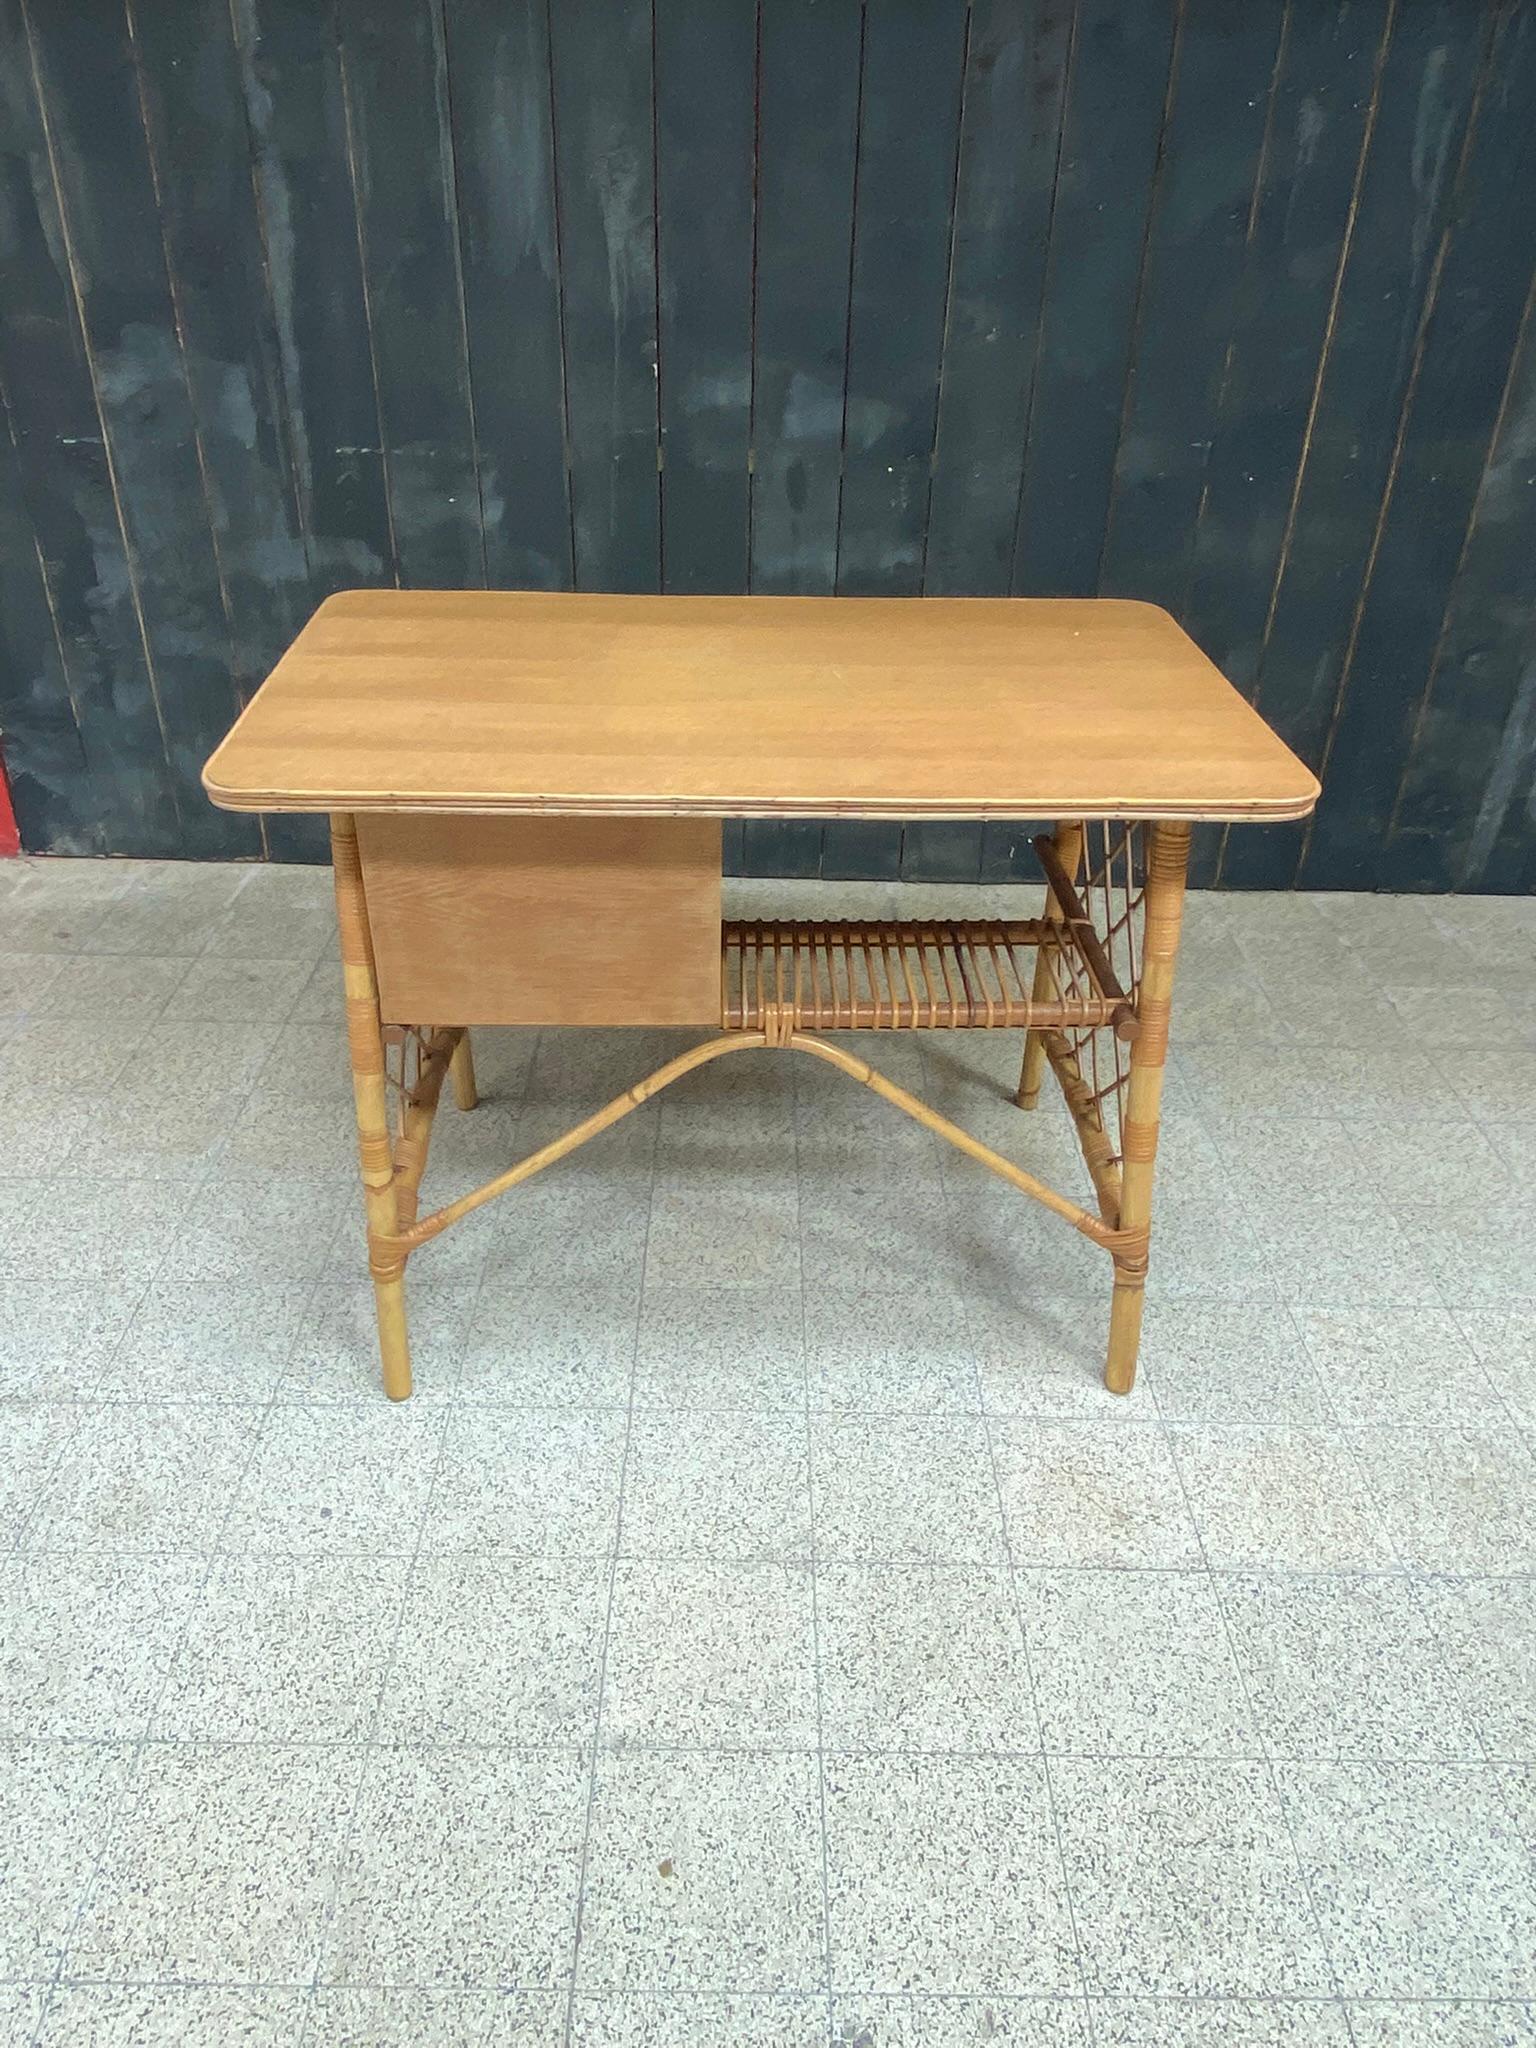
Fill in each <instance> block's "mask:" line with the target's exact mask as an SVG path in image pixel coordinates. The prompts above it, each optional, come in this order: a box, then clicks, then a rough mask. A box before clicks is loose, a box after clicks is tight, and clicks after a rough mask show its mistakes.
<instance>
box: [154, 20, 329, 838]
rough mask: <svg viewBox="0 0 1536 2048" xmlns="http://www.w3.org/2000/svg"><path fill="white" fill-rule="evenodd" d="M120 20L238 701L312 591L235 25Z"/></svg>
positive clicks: (294, 827) (304, 827)
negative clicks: (134, 79) (130, 59)
mask: <svg viewBox="0 0 1536 2048" xmlns="http://www.w3.org/2000/svg"><path fill="white" fill-rule="evenodd" d="M127 20H128V27H129V31H130V34H131V36H132V39H133V46H134V55H135V62H136V69H137V74H138V90H139V96H140V100H141V104H142V113H143V119H144V129H145V136H146V143H147V148H148V152H149V160H150V168H151V171H152V173H153V177H154V185H155V192H156V197H157V199H158V203H159V212H160V225H161V231H162V235H163V238H164V243H165V256H166V265H167V271H168V277H169V284H170V291H171V300H172V309H173V312H174V316H175V321H176V329H177V334H178V337H179V340H180V344H181V352H182V360H183V364H184V367H185V373H186V380H187V389H188V394H189V397H190V399H191V404H192V411H193V416H194V418H195V420H196V425H197V436H198V443H199V446H200V449H201V453H202V469H203V477H204V484H205V488H206V492H207V498H208V504H209V511H210V517H211V522H212V539H213V546H214V551H215V554H216V557H217V560H218V568H219V576H220V583H221V587H222V591H223V597H224V604H225V609H226V611H227V614H228V618H229V626H230V639H231V645H232V650H233V662H234V682H235V688H236V691H237V693H238V695H239V696H240V697H241V698H242V699H243V698H246V697H249V695H250V693H251V692H252V691H253V690H254V689H255V688H256V687H257V686H258V684H259V683H260V682H261V681H262V679H263V677H264V676H265V675H266V674H267V672H268V671H269V670H270V669H271V667H272V666H273V664H274V663H275V662H276V660H277V658H278V656H279V655H280V654H281V653H282V652H283V649H284V648H285V647H286V646H287V645H288V643H289V641H290V640H292V638H293V636H294V634H295V633H296V632H297V631H298V629H299V627H300V626H301V625H302V624H303V623H304V620H305V619H306V618H307V617H308V615H309V611H310V605H311V590H310V564H309V553H308V548H307V546H306V545H305V539H304V532H303V522H302V518H301V514H300V509H299V495H298V485H297V476H296V472H295V469H294V464H293V453H292V445H291V439H290V435H289V425H288V420H287V413H286V400H285V394H284V390H283V379H282V368H281V362H280V357H279V351H278V341H277V330H276V325H275V321H274V318H273V312H272V302H271V296H270V293H269V291H268V287H267V274H266V253H265V249H264V246H263V241H262V234H261V223H260V219H259V217H258V213H257V208H256V190H255V184H254V180H253V178H252V168H251V155H250V148H249V138H248V134H247V128H246V110H245V101H244V97H243V94H242V91H241V78H240V66H239V60H238V56H237V52H236V47H235V38H234V31H233V24H232V20H231V16H230V10H229V7H228V5H227V0H188V4H186V5H185V6H183V7H180V8H177V9H175V10H172V9H170V8H167V7H163V6H146V5H144V0H129V4H128V8H127ZM263 831H264V834H265V838H266V842H267V847H268V850H269V851H270V852H271V853H273V854H274V855H276V856H278V857H280V858H286V859H296V860H316V861H318V860H323V859H325V857H326V846H327V840H326V833H325V828H324V823H323V821H321V820H317V819H305V818H280V817H275V816H274V817H272V818H268V819H265V820H263Z"/></svg>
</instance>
